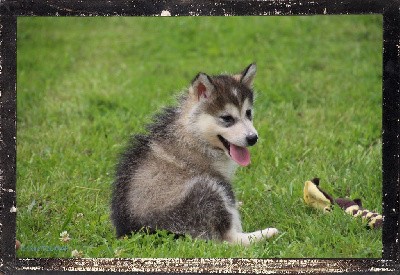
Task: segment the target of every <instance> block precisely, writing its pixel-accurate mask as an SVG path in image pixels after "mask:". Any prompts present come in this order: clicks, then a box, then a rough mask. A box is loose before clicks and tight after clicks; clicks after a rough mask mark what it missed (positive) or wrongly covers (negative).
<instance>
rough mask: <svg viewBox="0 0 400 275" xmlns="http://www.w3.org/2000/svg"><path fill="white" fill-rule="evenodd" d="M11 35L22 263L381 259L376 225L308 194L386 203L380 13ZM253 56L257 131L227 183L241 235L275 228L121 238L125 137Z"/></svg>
mask: <svg viewBox="0 0 400 275" xmlns="http://www.w3.org/2000/svg"><path fill="white" fill-rule="evenodd" d="M17 43H18V44H17V45H18V52H17V54H18V59H17V65H18V75H17V76H18V84H17V89H18V92H17V108H18V109H17V114H18V118H17V123H18V124H17V126H18V132H17V134H18V135H17V137H18V138H17V206H18V215H17V232H16V233H17V239H19V240H20V241H21V243H22V247H21V249H20V250H19V251H18V253H17V256H18V257H20V258H28V257H29V258H31V257H71V256H72V251H74V250H75V256H80V257H91V258H95V257H190V258H192V257H207V258H208V257H212V258H215V257H233V258H238V257H239V258H242V257H244V258H276V257H285V258H287V257H295V258H297V257H299V258H302V257H340V258H349V257H357V258H358V257H361V258H370V257H375V258H376V257H378V258H379V257H381V253H382V243H381V234H382V231H381V230H366V229H365V228H364V226H365V224H364V223H363V222H362V221H361V219H358V218H353V217H351V216H349V215H346V214H344V213H343V212H342V211H341V210H339V209H337V208H335V209H334V211H333V213H331V214H323V213H320V212H319V211H317V210H314V209H311V208H309V207H307V206H306V205H305V204H304V202H303V198H302V197H303V186H304V182H305V181H306V180H308V179H311V178H313V177H320V178H321V187H322V188H323V189H324V190H326V191H327V192H328V193H330V194H331V195H333V196H334V197H346V196H347V197H351V198H361V199H362V200H363V204H364V206H365V207H366V208H368V209H370V210H376V211H379V212H381V211H382V206H381V201H382V192H381V187H382V184H381V181H382V175H381V174H382V173H381V156H382V154H381V148H382V146H381V118H382V116H381V102H382V98H381V85H382V84H381V83H382V75H381V71H382V57H381V56H382V50H381V49H382V18H381V16H375V15H368V16H311V17H247V18H245V17H228V18H225V17H218V18H210V17H200V18H193V17H183V18H22V17H19V18H18V41H17ZM253 61H255V62H257V67H258V71H257V77H256V80H255V90H256V91H257V92H258V93H257V98H256V103H255V107H256V111H255V119H254V124H255V126H256V128H257V130H258V132H259V135H260V140H259V143H258V144H257V145H256V146H254V147H252V148H251V149H250V150H251V154H252V164H251V165H250V166H249V167H246V168H239V169H238V172H237V176H236V178H235V181H234V189H235V191H236V195H237V198H238V200H239V201H241V202H243V205H242V206H241V208H240V212H241V215H242V221H243V227H244V230H245V231H254V230H258V229H262V228H265V227H276V228H278V229H279V230H280V232H281V234H280V235H279V236H278V237H276V238H273V239H271V240H268V241H265V242H261V243H257V244H254V245H252V246H250V247H247V248H243V247H240V246H229V245H227V244H224V243H216V242H211V241H210V242H205V241H201V240H193V239H191V238H190V237H187V238H182V239H178V240H173V239H172V237H171V236H168V235H165V234H164V233H163V232H161V233H160V234H159V235H150V236H147V235H142V234H134V235H133V236H132V237H130V238H125V239H116V238H115V234H114V229H113V227H112V225H111V222H110V219H109V202H110V196H111V185H112V182H113V174H114V166H115V164H116V162H117V159H118V154H119V153H120V152H121V150H122V149H123V148H124V146H125V145H126V142H127V140H128V137H129V136H130V135H131V134H133V133H136V132H140V131H143V129H144V124H145V123H146V122H148V121H149V120H150V117H151V115H152V114H153V113H154V112H156V111H157V110H159V109H160V108H161V107H162V106H165V105H168V104H174V102H175V100H174V97H175V95H176V94H177V93H179V92H180V91H182V90H183V89H184V88H185V87H187V86H188V85H189V83H190V81H191V80H192V78H193V77H194V76H195V75H196V74H197V73H198V72H199V71H203V72H207V73H209V74H217V73H220V72H239V71H240V70H242V69H243V68H244V67H245V66H247V65H248V64H250V63H251V62H253ZM63 231H67V232H68V234H69V238H70V239H69V240H68V241H67V240H65V242H64V241H62V240H60V233H62V232H63Z"/></svg>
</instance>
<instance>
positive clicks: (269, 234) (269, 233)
mask: <svg viewBox="0 0 400 275" xmlns="http://www.w3.org/2000/svg"><path fill="white" fill-rule="evenodd" d="M262 234H263V236H264V237H265V238H271V237H273V236H275V235H278V234H279V231H278V229H276V228H272V227H271V228H266V229H264V230H262Z"/></svg>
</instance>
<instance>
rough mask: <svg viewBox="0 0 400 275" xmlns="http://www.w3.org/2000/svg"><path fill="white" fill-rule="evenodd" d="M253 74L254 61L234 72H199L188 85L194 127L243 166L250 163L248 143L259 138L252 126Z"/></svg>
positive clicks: (250, 144) (191, 118)
mask: <svg viewBox="0 0 400 275" xmlns="http://www.w3.org/2000/svg"><path fill="white" fill-rule="evenodd" d="M255 74H256V65H255V64H250V65H249V66H248V67H247V68H246V69H244V70H243V71H242V72H241V73H240V74H236V75H218V76H209V75H207V74H204V73H199V74H198V75H197V76H196V77H195V78H194V80H193V81H192V84H191V86H190V88H189V97H190V99H191V102H192V109H191V112H190V122H191V124H192V125H191V126H192V129H193V131H194V132H196V134H197V136H198V137H199V138H200V139H202V140H203V141H205V142H207V143H209V144H210V145H211V146H213V147H216V148H219V149H220V150H223V151H224V152H225V153H226V155H227V156H228V157H230V158H232V159H233V160H234V161H235V162H237V163H238V164H239V165H242V166H247V165H248V164H249V163H250V153H249V150H248V149H247V147H248V146H252V145H254V144H255V143H256V142H257V140H258V134H257V131H256V129H255V128H254V126H253V90H252V84H253V79H254V76H255Z"/></svg>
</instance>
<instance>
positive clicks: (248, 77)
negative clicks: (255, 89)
mask: <svg viewBox="0 0 400 275" xmlns="http://www.w3.org/2000/svg"><path fill="white" fill-rule="evenodd" d="M256 71H257V66H256V64H255V63H252V64H250V65H249V66H247V68H246V69H244V70H243V72H242V73H241V74H240V75H238V77H239V81H240V82H242V83H243V84H244V85H246V86H247V87H249V88H251V87H252V86H253V80H254V77H255V76H256Z"/></svg>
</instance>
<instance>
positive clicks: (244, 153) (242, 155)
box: [218, 135, 250, 166]
mask: <svg viewBox="0 0 400 275" xmlns="http://www.w3.org/2000/svg"><path fill="white" fill-rule="evenodd" d="M218 139H219V140H220V141H221V143H222V144H223V145H224V147H225V148H226V150H227V151H228V155H229V156H230V157H231V158H232V159H233V160H234V161H236V162H237V163H238V164H239V165H241V166H247V165H249V164H250V152H249V150H248V149H247V148H246V147H241V146H237V145H235V144H233V143H230V142H229V141H228V140H226V139H225V138H224V137H222V136H221V135H218Z"/></svg>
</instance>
